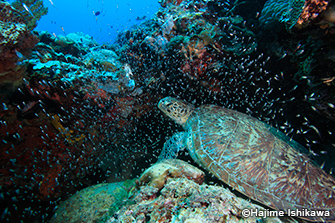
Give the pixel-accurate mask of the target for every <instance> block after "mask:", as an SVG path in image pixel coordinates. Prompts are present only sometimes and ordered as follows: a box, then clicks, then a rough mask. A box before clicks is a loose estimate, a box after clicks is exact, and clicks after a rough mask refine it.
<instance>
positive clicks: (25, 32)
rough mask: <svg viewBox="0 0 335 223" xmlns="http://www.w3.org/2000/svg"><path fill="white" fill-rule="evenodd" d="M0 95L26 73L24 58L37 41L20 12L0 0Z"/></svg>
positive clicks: (12, 89)
mask: <svg viewBox="0 0 335 223" xmlns="http://www.w3.org/2000/svg"><path fill="white" fill-rule="evenodd" d="M0 9H1V11H0V30H1V33H0V86H1V92H0V97H1V98H6V96H5V94H6V92H7V91H10V92H13V91H14V90H15V89H17V87H18V86H19V85H20V84H21V83H22V78H23V77H24V76H25V75H26V73H25V71H26V66H25V65H24V59H25V57H27V56H28V55H29V53H30V52H31V49H32V48H33V47H34V46H35V44H36V43H37V42H38V38H37V37H36V36H35V35H33V34H32V33H31V32H30V30H29V28H28V27H27V25H26V23H25V21H24V20H23V19H22V18H21V17H20V13H19V12H18V11H17V10H15V9H14V8H13V7H12V6H11V5H10V4H9V3H7V2H0Z"/></svg>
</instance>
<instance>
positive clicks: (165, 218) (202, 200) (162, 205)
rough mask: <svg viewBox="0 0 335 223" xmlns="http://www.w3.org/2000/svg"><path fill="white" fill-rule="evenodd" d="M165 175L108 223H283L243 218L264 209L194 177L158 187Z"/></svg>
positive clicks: (175, 177) (178, 177) (135, 193)
mask: <svg viewBox="0 0 335 223" xmlns="http://www.w3.org/2000/svg"><path fill="white" fill-rule="evenodd" d="M165 162H167V163H168V161H165ZM175 164H176V166H175V167H177V166H179V167H177V168H178V169H179V171H180V170H183V166H184V165H185V163H184V162H183V161H180V160H173V161H171V163H170V165H171V166H174V165H175ZM186 166H187V167H186V168H187V169H188V170H191V172H193V173H195V172H199V170H197V168H195V167H192V166H191V165H190V164H187V163H186ZM181 167H182V168H181ZM153 168H158V169H160V168H162V164H155V165H154V166H152V167H151V169H153ZM163 168H164V170H168V169H166V168H165V167H163ZM169 168H171V167H169ZM180 168H181V169H180ZM173 169H174V168H173ZM173 169H172V171H173V172H174V170H173ZM148 171H149V172H151V171H150V170H147V171H146V172H145V173H144V174H143V175H142V177H141V179H144V181H143V182H142V183H145V182H147V180H146V178H147V177H148V176H147V173H148ZM194 171H195V172H194ZM166 172H167V171H162V170H160V171H159V173H157V175H156V176H155V179H154V180H153V181H151V182H150V183H148V184H145V185H144V186H141V187H140V188H139V189H138V190H137V191H133V192H132V196H133V198H132V199H131V202H132V203H131V204H126V205H124V206H123V207H122V208H121V209H120V210H119V211H117V212H116V213H114V215H113V216H112V217H110V218H109V219H107V221H106V222H108V223H111V222H257V221H262V222H263V221H264V222H282V221H281V220H280V219H278V218H275V217H268V218H265V219H263V218H257V217H249V218H244V217H243V216H242V214H241V213H242V210H244V209H259V210H264V209H263V208H262V207H260V206H258V205H255V204H252V203H250V202H248V201H246V200H244V199H242V198H239V197H237V196H236V195H234V194H233V193H232V192H230V191H229V190H228V189H225V188H223V187H220V186H212V185H208V184H202V185H200V184H201V182H202V181H200V182H199V181H198V180H197V178H194V176H193V177H187V174H185V175H183V174H180V173H178V172H176V173H178V174H177V175H170V176H169V178H168V179H167V180H166V182H165V183H164V184H159V186H158V185H157V184H155V183H154V182H155V181H156V179H162V178H165V177H166V176H167V174H166ZM173 172H171V173H173ZM161 174H162V175H161ZM191 175H193V174H191Z"/></svg>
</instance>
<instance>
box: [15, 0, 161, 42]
mask: <svg viewBox="0 0 335 223" xmlns="http://www.w3.org/2000/svg"><path fill="white" fill-rule="evenodd" d="M9 2H12V1H9ZM43 2H44V6H45V7H48V10H49V12H48V14H47V15H45V16H43V17H42V18H41V20H40V21H39V22H38V26H37V27H36V28H35V30H37V31H43V30H47V31H49V32H50V33H54V34H55V35H57V36H58V35H64V34H65V35H66V34H68V33H71V32H83V33H85V34H88V35H90V36H92V37H93V38H94V39H95V40H96V41H98V42H99V43H108V42H113V41H114V40H115V38H116V36H117V34H118V33H119V32H121V31H122V30H125V29H128V28H129V27H131V26H132V25H134V24H139V23H141V22H143V21H144V20H136V18H137V17H140V18H141V17H143V16H146V19H148V18H151V17H152V16H153V15H154V14H155V13H156V12H157V9H158V8H159V3H158V0H145V1H139V0H106V1H102V0H51V1H50V0H43ZM51 2H52V3H53V4H51ZM97 12H100V14H99V15H95V14H98V13H97Z"/></svg>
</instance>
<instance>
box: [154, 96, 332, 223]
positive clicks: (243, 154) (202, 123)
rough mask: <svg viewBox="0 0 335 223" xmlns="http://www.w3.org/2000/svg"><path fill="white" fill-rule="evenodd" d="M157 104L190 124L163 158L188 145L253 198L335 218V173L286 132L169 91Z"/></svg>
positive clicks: (211, 169)
mask: <svg viewBox="0 0 335 223" xmlns="http://www.w3.org/2000/svg"><path fill="white" fill-rule="evenodd" d="M158 108H159V109H160V110H161V111H163V112H164V113H165V114H166V115H167V116H169V117H170V118H172V119H173V120H174V121H175V122H177V123H178V124H180V125H182V126H183V127H184V129H185V132H180V133H176V134H175V135H173V136H172V137H171V138H170V139H169V140H168V141H166V142H165V144H164V147H163V151H162V153H161V155H160V159H164V158H175V156H176V155H177V153H178V151H180V150H181V149H183V148H185V147H186V148H187V149H188V152H189V154H190V156H191V157H192V158H193V160H194V161H196V162H197V163H198V164H199V165H200V166H201V167H203V168H204V169H206V170H207V171H209V172H211V173H212V174H213V175H215V176H216V177H217V178H219V179H220V180H221V181H223V182H225V183H226V184H228V185H229V186H230V187H232V188H233V189H235V190H237V191H239V192H241V193H243V194H244V195H246V196H248V197H249V198H251V199H253V200H256V201H258V202H260V203H262V204H264V205H266V206H268V207H271V208H273V209H276V210H281V211H284V212H285V213H288V214H289V215H291V216H293V215H294V214H295V215H296V216H297V217H300V218H303V219H306V220H310V221H335V179H334V178H333V177H332V176H330V175H328V174H327V173H325V172H324V171H323V170H322V169H321V168H319V167H317V166H316V165H314V164H313V162H312V161H311V160H310V159H309V158H308V157H307V156H306V155H304V154H302V153H300V152H299V151H298V150H297V148H298V145H299V144H298V143H296V142H294V141H293V140H291V142H290V140H289V139H288V140H287V138H286V135H284V134H283V133H282V134H280V133H277V131H273V129H274V128H271V127H269V126H268V125H267V124H265V123H263V122H261V121H259V120H257V119H255V118H253V117H250V116H248V115H246V114H243V113H240V112H237V111H234V110H230V109H226V108H222V107H220V106H216V105H202V106H200V107H198V108H195V106H193V105H192V104H189V103H187V102H184V101H181V100H178V99H176V98H173V97H166V98H163V99H162V100H161V101H160V102H159V104H158ZM293 211H294V212H293ZM317 215H321V216H317ZM322 215H323V216H322Z"/></svg>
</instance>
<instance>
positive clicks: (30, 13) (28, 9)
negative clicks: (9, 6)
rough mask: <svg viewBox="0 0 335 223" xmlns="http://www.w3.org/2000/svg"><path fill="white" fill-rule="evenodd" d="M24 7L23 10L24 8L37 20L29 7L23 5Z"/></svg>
mask: <svg viewBox="0 0 335 223" xmlns="http://www.w3.org/2000/svg"><path fill="white" fill-rule="evenodd" d="M22 6H23V8H24V9H25V10H26V11H27V12H29V14H30V15H31V16H32V17H34V18H35V19H36V17H35V16H34V14H33V13H32V11H30V9H29V8H28V6H27V5H26V4H24V3H22Z"/></svg>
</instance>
